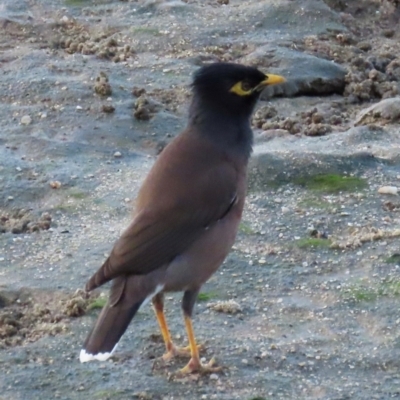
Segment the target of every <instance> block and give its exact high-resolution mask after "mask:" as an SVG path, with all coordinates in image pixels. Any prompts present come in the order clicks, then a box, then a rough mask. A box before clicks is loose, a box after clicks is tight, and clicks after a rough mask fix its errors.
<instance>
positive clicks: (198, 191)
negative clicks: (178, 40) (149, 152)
mask: <svg viewBox="0 0 400 400" xmlns="http://www.w3.org/2000/svg"><path fill="white" fill-rule="evenodd" d="M281 82H284V78H282V77H281V76H278V75H270V74H268V75H265V74H264V73H262V72H260V71H259V70H257V69H256V68H253V67H248V66H243V65H238V64H230V63H215V64H210V65H207V66H205V67H202V68H200V69H199V70H198V71H197V73H196V74H195V76H194V81H193V84H192V90H193V99H192V103H191V106H190V110H189V122H188V125H187V128H186V129H185V130H184V131H183V132H182V133H181V134H180V135H178V136H177V137H176V138H175V139H174V140H172V142H171V143H170V144H169V145H168V146H167V147H166V148H165V149H164V150H163V151H162V152H161V154H160V156H159V157H158V159H157V161H156V163H155V164H154V166H153V168H152V169H151V171H150V173H149V174H148V176H147V178H146V180H145V181H144V183H143V185H142V187H141V189H140V191H139V194H138V197H137V202H136V206H135V214H134V219H133V221H132V223H131V224H130V225H129V227H128V228H127V229H126V231H125V232H124V233H123V234H122V236H121V237H120V238H119V239H118V240H117V242H116V243H115V245H114V248H113V249H112V251H111V254H110V256H109V257H108V258H107V260H106V261H105V262H104V264H103V265H102V266H101V267H100V269H99V270H98V271H97V272H96V273H95V274H94V275H93V276H92V277H91V278H90V279H89V281H88V282H87V284H86V290H87V291H91V290H93V289H96V288H97V287H99V286H101V285H103V284H104V283H106V282H108V281H112V287H111V291H110V296H109V300H108V303H107V304H106V305H105V307H104V308H103V310H102V311H101V313H100V316H99V318H98V320H97V322H96V324H95V325H94V327H93V329H92V331H91V332H90V334H89V336H88V337H87V339H86V342H85V344H84V346H83V349H82V350H81V353H80V361H81V362H86V361H91V360H107V359H108V358H109V357H110V356H111V354H112V353H113V351H114V350H115V348H116V346H117V344H118V342H119V340H120V338H121V336H122V335H123V333H124V332H125V330H126V329H127V327H128V325H129V323H130V321H131V320H132V318H133V317H134V315H135V314H136V312H137V311H138V309H139V308H140V307H141V306H142V305H143V304H145V303H146V302H147V301H149V300H152V302H153V306H154V309H155V313H156V316H157V320H158V323H159V325H160V329H161V333H162V336H163V339H164V342H165V346H166V349H167V353H166V354H164V356H163V358H164V360H169V359H170V358H172V357H174V356H177V355H182V354H187V355H190V356H191V358H190V361H189V363H188V364H187V365H186V366H185V367H184V368H183V369H182V370H180V372H181V373H182V374H184V373H191V372H195V371H199V372H205V371H213V370H214V369H213V368H212V366H211V365H202V364H201V362H200V358H199V351H198V346H197V345H196V340H195V336H194V332H193V327H192V311H193V306H194V303H195V302H196V298H197V296H198V293H199V290H200V288H201V286H202V285H203V284H204V283H205V282H206V281H207V280H208V279H209V278H210V276H211V275H212V274H213V273H214V272H215V271H216V270H217V268H218V267H219V266H220V265H221V263H222V262H223V261H224V259H225V257H226V256H227V254H228V253H229V251H230V249H231V247H232V245H233V243H234V241H235V237H236V233H237V229H238V225H239V222H240V219H241V216H242V210H243V205H244V200H245V195H246V173H247V163H248V160H249V156H250V153H251V150H252V142H253V132H252V130H251V127H250V117H251V114H252V112H253V109H254V106H255V104H256V101H257V99H258V97H259V95H260V93H261V91H262V89H263V88H264V87H265V86H267V85H273V84H277V83H281ZM174 291H183V292H184V294H183V300H182V309H183V315H184V319H185V325H186V330H187V335H188V339H189V346H188V348H184V349H182V348H178V347H176V346H175V345H174V344H173V342H172V339H171V335H170V333H169V330H168V326H167V323H166V320H165V317H164V312H163V307H164V301H163V296H164V293H165V292H174Z"/></svg>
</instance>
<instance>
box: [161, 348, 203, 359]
mask: <svg viewBox="0 0 400 400" xmlns="http://www.w3.org/2000/svg"><path fill="white" fill-rule="evenodd" d="M197 349H198V350H203V349H204V346H203V345H201V344H199V345H197ZM190 356H191V351H190V346H186V347H178V346H175V345H173V344H172V345H171V347H170V349H169V350H168V351H167V352H166V353H165V354H164V355H163V356H162V359H163V360H164V362H170V361H171V360H172V359H173V358H175V357H190Z"/></svg>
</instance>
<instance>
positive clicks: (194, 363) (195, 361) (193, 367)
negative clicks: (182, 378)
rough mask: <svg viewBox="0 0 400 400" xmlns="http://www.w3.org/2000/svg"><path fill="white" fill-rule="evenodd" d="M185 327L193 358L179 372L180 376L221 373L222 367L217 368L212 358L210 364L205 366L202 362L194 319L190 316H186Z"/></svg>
mask: <svg viewBox="0 0 400 400" xmlns="http://www.w3.org/2000/svg"><path fill="white" fill-rule="evenodd" d="M185 326H186V332H187V335H188V338H189V347H190V354H191V358H190V361H189V362H188V363H187V365H186V366H185V367H184V368H182V369H181V370H179V371H178V374H180V375H186V374H191V373H193V372H199V373H202V374H207V373H213V372H219V371H221V370H222V367H215V366H214V365H215V360H214V359H213V358H212V359H211V360H210V362H209V363H208V364H205V365H203V364H202V363H201V361H200V357H199V349H198V346H197V344H196V338H195V336H194V331H193V325H192V318H191V317H190V316H189V315H186V314H185Z"/></svg>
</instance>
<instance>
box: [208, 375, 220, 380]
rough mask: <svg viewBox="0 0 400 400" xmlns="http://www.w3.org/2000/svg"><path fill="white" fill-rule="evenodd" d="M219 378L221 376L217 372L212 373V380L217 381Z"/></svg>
mask: <svg viewBox="0 0 400 400" xmlns="http://www.w3.org/2000/svg"><path fill="white" fill-rule="evenodd" d="M218 379H219V376H218V375H217V374H211V375H210V380H211V381H217V380H218Z"/></svg>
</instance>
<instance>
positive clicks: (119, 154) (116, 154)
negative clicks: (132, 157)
mask: <svg viewBox="0 0 400 400" xmlns="http://www.w3.org/2000/svg"><path fill="white" fill-rule="evenodd" d="M114 157H115V158H120V157H122V154H121V153H120V152H119V151H116V152H115V153H114Z"/></svg>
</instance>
